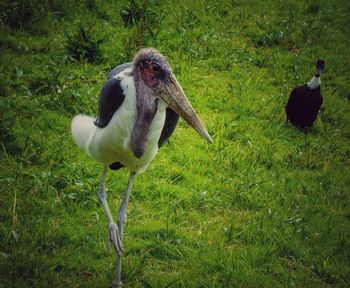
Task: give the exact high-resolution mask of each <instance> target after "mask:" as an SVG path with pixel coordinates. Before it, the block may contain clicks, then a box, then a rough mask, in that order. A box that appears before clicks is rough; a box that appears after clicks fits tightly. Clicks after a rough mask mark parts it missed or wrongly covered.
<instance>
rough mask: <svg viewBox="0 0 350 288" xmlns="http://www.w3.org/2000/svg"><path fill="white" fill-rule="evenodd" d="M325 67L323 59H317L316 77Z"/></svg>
mask: <svg viewBox="0 0 350 288" xmlns="http://www.w3.org/2000/svg"><path fill="white" fill-rule="evenodd" d="M324 66H325V61H324V60H323V59H318V60H317V61H316V73H315V75H316V76H320V75H321V72H322V71H323V69H324Z"/></svg>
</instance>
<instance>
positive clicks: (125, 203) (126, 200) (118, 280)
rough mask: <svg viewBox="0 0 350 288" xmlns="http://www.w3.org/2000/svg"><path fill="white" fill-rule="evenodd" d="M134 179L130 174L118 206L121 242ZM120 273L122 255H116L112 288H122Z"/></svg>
mask: <svg viewBox="0 0 350 288" xmlns="http://www.w3.org/2000/svg"><path fill="white" fill-rule="evenodd" d="M134 178H135V173H131V174H130V177H129V183H128V188H127V189H126V191H125V195H124V199H123V201H122V203H121V204H120V206H119V210H118V230H119V237H120V240H121V241H122V240H123V231H124V226H125V224H126V212H127V209H128V204H129V197H130V194H131V190H132V186H133V184H134ZM121 272H122V255H119V254H118V257H117V275H116V280H115V282H114V284H113V288H120V287H122V279H121Z"/></svg>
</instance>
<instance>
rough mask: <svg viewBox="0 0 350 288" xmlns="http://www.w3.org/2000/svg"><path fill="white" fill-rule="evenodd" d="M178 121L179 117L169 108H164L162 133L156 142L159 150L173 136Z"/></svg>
mask: <svg viewBox="0 0 350 288" xmlns="http://www.w3.org/2000/svg"><path fill="white" fill-rule="evenodd" d="M178 121H179V115H177V114H176V113H175V112H174V111H173V110H171V109H170V108H169V107H168V108H166V116H165V122H164V127H163V130H162V133H161V134H160V138H159V140H158V147H159V148H160V147H162V146H163V144H164V143H165V142H166V141H167V140H168V139H169V138H170V136H171V134H173V132H174V130H175V127H176V125H177V122H178Z"/></svg>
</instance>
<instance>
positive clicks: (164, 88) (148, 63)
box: [133, 48, 213, 143]
mask: <svg viewBox="0 0 350 288" xmlns="http://www.w3.org/2000/svg"><path fill="white" fill-rule="evenodd" d="M133 65H134V67H133V70H134V75H135V76H136V77H138V78H142V81H140V82H142V83H143V84H142V85H146V86H147V87H148V88H150V89H152V90H153V97H155V100H156V99H159V98H160V99H162V100H163V101H164V102H165V103H166V104H167V105H168V106H169V107H170V108H171V109H172V110H173V111H174V112H175V113H177V114H178V115H179V116H180V117H182V118H183V119H184V120H185V121H186V122H187V123H188V124H189V125H190V126H191V127H193V128H194V129H195V130H196V131H197V132H198V133H199V134H200V135H201V136H202V137H203V138H205V139H206V140H207V141H208V142H209V143H212V142H213V141H212V139H211V137H210V135H209V133H208V132H207V130H206V129H205V128H204V126H203V124H202V122H201V121H200V119H199V118H198V116H197V114H196V112H195V111H194V109H193V108H192V105H191V103H190V102H189V101H188V99H187V97H186V95H185V93H184V91H183V90H182V88H181V86H180V84H179V83H178V82H177V80H176V77H175V75H174V74H173V72H172V70H171V67H170V65H169V63H168V61H167V60H166V59H165V57H164V56H163V55H162V54H161V53H159V52H158V51H157V50H155V49H153V48H146V49H141V50H140V51H139V52H138V53H137V54H136V56H135V58H134V61H133Z"/></svg>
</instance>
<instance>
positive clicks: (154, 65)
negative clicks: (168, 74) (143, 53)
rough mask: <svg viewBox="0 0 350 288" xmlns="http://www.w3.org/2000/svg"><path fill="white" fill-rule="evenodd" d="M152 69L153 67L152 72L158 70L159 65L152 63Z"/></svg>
mask: <svg viewBox="0 0 350 288" xmlns="http://www.w3.org/2000/svg"><path fill="white" fill-rule="evenodd" d="M152 69H153V71H154V72H159V70H160V67H159V65H158V64H154V63H153V64H152Z"/></svg>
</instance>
